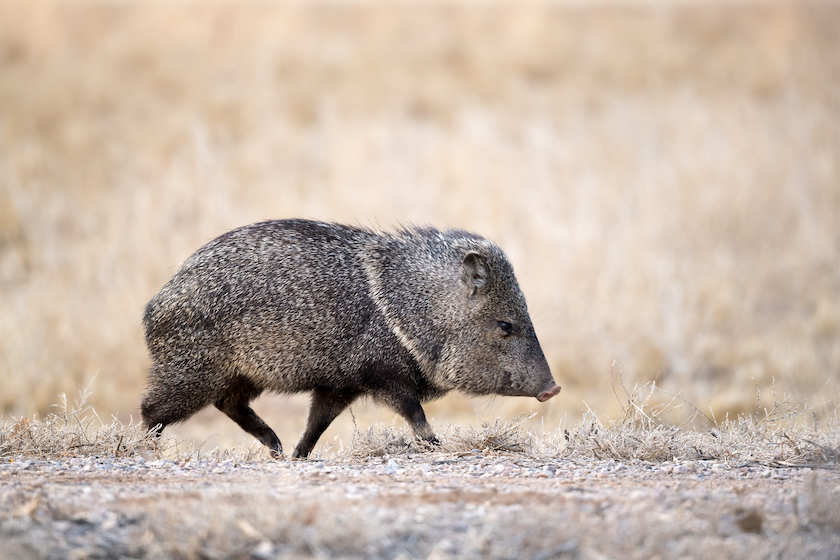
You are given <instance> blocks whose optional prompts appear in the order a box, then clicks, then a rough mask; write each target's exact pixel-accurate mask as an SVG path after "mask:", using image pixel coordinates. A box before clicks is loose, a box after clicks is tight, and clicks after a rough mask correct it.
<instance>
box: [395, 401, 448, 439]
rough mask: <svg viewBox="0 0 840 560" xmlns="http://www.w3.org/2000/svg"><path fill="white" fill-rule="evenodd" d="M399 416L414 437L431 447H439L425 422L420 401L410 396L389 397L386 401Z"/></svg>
mask: <svg viewBox="0 0 840 560" xmlns="http://www.w3.org/2000/svg"><path fill="white" fill-rule="evenodd" d="M386 402H387V404H388V405H389V406H390V407H391V408H393V409H394V410H395V411H396V412H397V413H398V414H399V415H400V416H402V417H403V418H405V421H406V422H408V425H409V426H411V430H412V431H413V432H414V435H415V437H417V438H418V439H421V440H423V441H425V442H427V443H430V444H432V445H440V442H439V441H438V438H437V436H435V432H434V431H432V427H431V426H430V425H429V422H428V420H426V413H425V412H423V407H422V406H420V400H419V399H418V398H417V397H416V396H414V395H411V394H401V395H391V396H389V398H388V400H387V401H386Z"/></svg>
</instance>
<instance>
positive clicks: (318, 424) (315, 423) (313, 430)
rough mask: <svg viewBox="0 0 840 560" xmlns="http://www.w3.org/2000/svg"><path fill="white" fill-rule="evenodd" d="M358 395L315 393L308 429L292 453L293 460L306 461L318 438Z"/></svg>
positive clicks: (310, 409)
mask: <svg viewBox="0 0 840 560" xmlns="http://www.w3.org/2000/svg"><path fill="white" fill-rule="evenodd" d="M357 396H358V395H357V394H355V393H332V392H329V391H319V390H316V391H313V392H312V404H311V405H310V407H309V417H308V418H307V419H306V429H305V430H304V431H303V434H302V435H301V436H300V441H299V442H298V444H297V446H295V450H294V451H293V452H292V458H293V459H298V458H299V459H305V458H306V457H307V456H308V455H309V453H310V452H311V451H312V448H313V447H315V444H316V443H317V442H318V438H319V437H321V434H323V433H324V430H326V429H327V428H328V427H329V425H330V424H331V423H332V421H333V420H335V419H336V417H337V416H338V415H339V414H341V413H342V411H343V410H344V409H345V408H347V407H348V406H350V405H351V404H352V403H353V401H354V400H356V397H357Z"/></svg>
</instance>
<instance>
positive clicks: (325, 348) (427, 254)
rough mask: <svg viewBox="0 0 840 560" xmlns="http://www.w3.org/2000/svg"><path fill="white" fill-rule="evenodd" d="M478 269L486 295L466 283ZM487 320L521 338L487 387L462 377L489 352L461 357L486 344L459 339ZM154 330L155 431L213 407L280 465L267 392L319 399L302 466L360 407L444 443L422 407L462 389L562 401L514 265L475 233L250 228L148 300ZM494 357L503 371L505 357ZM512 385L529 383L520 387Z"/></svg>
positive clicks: (483, 377) (292, 223)
mask: <svg viewBox="0 0 840 560" xmlns="http://www.w3.org/2000/svg"><path fill="white" fill-rule="evenodd" d="M469 255H475V257H470V256H469ZM476 259H478V260H477V261H476ZM476 263H477V266H478V268H477V269H476V268H475V266H473V265H476ZM471 267H472V268H471ZM470 271H472V272H470ZM473 272H475V273H477V274H478V277H477V278H478V280H477V281H478V283H479V284H481V285H480V286H477V287H476V286H471V285H470V283H471V282H472V283H475V280H473V279H472V276H470V278H466V277H465V274H466V273H469V274H468V276H469V275H470V274H472V273H473ZM488 286H489V288H488ZM490 288H492V289H490ZM480 291H483V292H484V293H483V294H480V295H481V296H483V297H477V296H478V295H479V294H478V292H480ZM482 307H490V308H491V309H490V311H491V315H488V317H491V319H488V320H485V321H483V323H482V326H483V327H488V325H489V327H490V328H494V327H495V328H496V329H497V330H498V329H499V328H500V327H499V326H498V324H502V325H503V327H504V328H507V326H508V325H510V324H511V323H509V322H508V319H509V320H511V321H514V322H515V325H516V328H517V329H518V330H519V331H520V332H517V333H513V332H507V333H505V332H502V336H503V337H506V338H507V337H509V336H511V335H512V334H515V335H517V336H518V337H519V338H521V339H522V340H523V341H524V344H520V345H519V346H520V347H521V348H520V350H519V356H518V358H517V359H519V360H520V362H521V363H519V364H514V367H513V369H516V370H518V371H504V372H499V373H500V375H496V376H492V377H488V376H487V374H486V373H481V372H477V371H470V369H471V368H470V367H467V366H466V365H465V364H468V363H469V362H470V361H472V362H473V363H475V362H476V360H475V359H472V360H470V355H472V356H473V358H475V356H478V355H480V354H482V352H478V353H476V348H474V347H473V348H466V347H464V344H466V345H469V346H479V347H480V346H482V344H481V340H480V337H479V339H475V337H473V339H474V340H471V339H470V337H469V336H467V337H464V336H463V335H464V333H463V332H460V333H459V331H463V330H464V329H465V328H466V329H469V328H471V326H470V323H471V321H472V322H474V321H475V318H476V315H475V311H476V310H477V309H480V308H482ZM493 307H495V308H496V309H495V310H493V309H492V308H493ZM494 313H495V314H494ZM485 314H486V313H485ZM496 315H499V317H502V316H504V318H506V319H504V320H502V319H497V318H496ZM514 316H515V317H514ZM144 324H145V327H146V341H147V344H148V347H149V351H150V354H151V357H152V360H153V366H152V371H151V373H150V384H149V388H148V391H147V393H146V395H145V396H144V399H143V403H142V405H141V409H142V413H143V418H144V422H145V423H146V425H147V426H148V427H150V428H151V427H155V426H158V429H159V430H162V429H163V427H164V426H166V425H167V424H170V423H173V422H178V421H181V420H184V419H186V418H187V417H189V416H190V415H192V414H194V413H195V412H197V411H198V410H200V409H202V408H204V407H205V406H207V405H209V404H214V405H215V406H216V407H218V408H219V409H220V410H222V411H223V412H225V413H226V414H228V415H229V416H230V417H231V418H232V419H234V420H235V421H236V422H237V423H239V424H240V426H242V427H243V428H244V429H245V430H246V431H248V432H249V433H251V434H252V435H254V436H255V437H257V438H259V439H260V441H262V442H263V443H264V444H266V445H267V446H269V448H271V450H272V452H273V453H275V455H279V454H280V453H281V452H282V447H281V445H280V442H279V440H278V439H277V436H276V435H275V434H274V432H273V431H272V430H271V429H270V428H269V427H268V426H267V425H266V424H265V423H264V422H263V421H262V419H260V418H259V417H258V416H257V415H256V414H255V413H254V412H253V410H252V409H251V408H250V406H249V403H250V401H251V400H253V399H254V398H256V396H258V395H259V394H260V393H261V392H263V391H265V390H269V391H274V392H300V391H311V392H312V395H313V396H312V408H311V409H310V415H309V416H310V417H309V420H308V423H307V429H306V431H305V432H304V434H303V436H302V438H301V441H300V443H299V444H298V446H297V447H296V449H295V455H296V456H305V455H307V454H308V453H309V451H310V450H311V449H312V447H313V446H314V444H315V442H316V441H317V439H318V437H319V436H320V435H321V433H323V430H324V429H326V427H327V426H328V425H329V423H330V422H331V421H332V420H333V419H334V418H335V416H337V415H338V414H339V413H340V412H341V411H342V410H343V409H344V408H345V407H346V406H348V405H349V404H350V403H351V402H352V401H353V400H354V399H356V398H357V397H359V396H361V395H368V396H371V397H373V398H374V399H375V400H377V401H379V402H382V403H384V404H387V405H389V406H391V407H392V408H394V409H395V410H396V411H397V412H399V413H400V414H402V415H403V416H405V417H406V418H407V420H408V421H409V423H410V424H411V426H412V427H413V428H414V430H415V432H416V433H417V435H418V436H420V437H423V438H425V439H427V440H433V439H434V434H433V432H432V431H431V427H430V426H429V425H428V423H427V422H426V420H425V416H424V414H423V410H422V408H421V406H420V402H421V401H423V400H428V399H430V398H435V397H437V396H439V395H442V394H444V393H445V392H447V391H449V390H451V389H453V388H458V389H462V390H464V391H466V392H469V393H494V392H495V393H501V394H530V395H532V396H540V398H541V400H544V398H549V397H550V396H552V395H553V394H555V393H556V391H557V390H559V388H556V390H555V387H556V386H555V384H554V382H553V380H552V379H551V375H550V373H549V371H548V366H547V364H545V358H544V357H543V356H542V351H541V350H540V349H539V343H538V342H537V341H536V336H535V335H533V327H532V326H531V324H530V319H529V318H528V316H527V310H526V309H525V303H524V298H522V297H521V292H519V288H518V286H517V285H516V282H515V279H514V278H513V273H512V269H510V265H509V263H507V260H506V259H505V258H504V255H503V253H501V251H500V250H498V248H497V247H496V246H495V245H493V244H492V243H490V242H488V241H486V240H484V239H483V238H481V237H478V236H474V235H471V234H467V233H465V232H446V233H445V234H444V233H441V232H438V231H436V230H430V229H426V230H408V231H403V232H399V233H397V234H393V235H380V234H375V233H373V232H371V231H368V230H365V229H362V228H353V227H348V226H341V225H335V224H323V223H318V222H311V221H306V220H284V221H274V222H265V223H262V224H254V225H251V226H246V227H243V228H240V229H237V230H234V231H231V232H229V233H227V234H225V235H223V236H221V237H219V238H218V239H215V240H214V241H211V242H210V243H208V244H207V245H205V246H204V247H202V248H201V249H199V250H198V251H197V252H196V253H195V254H194V255H192V256H191V257H190V258H189V259H187V261H186V262H185V263H184V264H183V266H182V268H181V269H180V270H179V271H178V272H177V273H176V274H175V276H174V277H173V278H172V279H171V280H170V281H169V282H168V283H167V284H166V285H165V286H164V287H163V288H162V289H161V291H160V293H158V294H157V295H156V296H155V297H154V298H153V299H152V300H151V301H150V302H149V304H148V306H147V308H146V314H145V316H144ZM472 326H473V327H477V326H478V325H472ZM502 330H504V329H502ZM459 338H460V339H462V340H459ZM476 342H477V344H476ZM491 342H493V344H491V345H490V346H491V347H492V346H493V345H496V346H498V342H497V341H491ZM484 346H488V345H486V344H485V345H484ZM484 350H487V348H485V349H484ZM483 354H484V358H485V359H489V360H490V361H493V360H495V359H496V358H499V359H502V358H504V356H501V355H500V354H499V350H498V349H497V350H492V348H491V349H490V355H488V353H487V351H484V352H483ZM513 354H516V352H513ZM481 361H486V360H481V359H479V360H478V362H481ZM475 367H476V365H473V366H472V368H473V369H474V368H475ZM492 369H493V368H491V370H492ZM514 378H516V379H519V378H521V379H526V380H527V382H520V383H519V385H521V386H519V387H512V384H514V385H515V384H516V383H515V382H514V381H512V379H514ZM526 385H527V387H526ZM546 395H548V396H546ZM543 397H544V398H543Z"/></svg>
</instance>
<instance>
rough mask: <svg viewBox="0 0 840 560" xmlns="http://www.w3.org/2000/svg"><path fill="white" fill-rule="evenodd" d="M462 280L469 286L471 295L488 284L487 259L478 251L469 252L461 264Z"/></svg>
mask: <svg viewBox="0 0 840 560" xmlns="http://www.w3.org/2000/svg"><path fill="white" fill-rule="evenodd" d="M461 280H462V281H463V282H464V284H465V285H466V286H467V289H468V290H469V292H470V295H475V293H476V292H477V291H478V290H479V289H480V288H483V287H484V286H486V285H487V261H486V260H485V258H484V256H483V255H479V254H478V253H467V255H466V256H465V257H464V262H463V264H462V265H461Z"/></svg>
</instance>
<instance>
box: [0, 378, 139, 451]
mask: <svg viewBox="0 0 840 560" xmlns="http://www.w3.org/2000/svg"><path fill="white" fill-rule="evenodd" d="M88 397H90V393H89V392H88V390H87V389H84V390H82V391H80V392H79V398H78V399H76V400H75V402H74V403H72V404H71V403H70V402H69V401H68V400H67V395H65V394H62V395H60V397H59V399H60V402H59V404H57V405H55V408H56V409H57V410H58V412H55V413H52V414H49V415H48V416H47V417H46V418H45V419H44V420H38V419H36V418H33V419H32V420H30V419H28V418H25V417H23V418H12V420H11V421H5V420H4V421H0V459H4V460H5V459H9V458H21V457H24V458H29V457H74V456H79V455H98V456H114V457H118V456H125V455H129V456H134V455H137V454H143V453H149V452H151V451H154V448H155V443H154V442H153V441H152V440H151V439H150V437H149V434H148V432H147V431H146V430H144V429H143V427H142V425H141V424H140V423H139V422H134V421H133V420H132V421H130V422H129V423H128V424H124V423H122V422H120V421H119V420H117V419H113V420H111V422H110V423H106V422H104V421H103V420H102V419H101V418H100V417H99V415H98V414H97V413H96V411H95V410H94V409H93V408H92V407H91V406H88V405H86V404H85V403H86V401H87V399H88Z"/></svg>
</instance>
